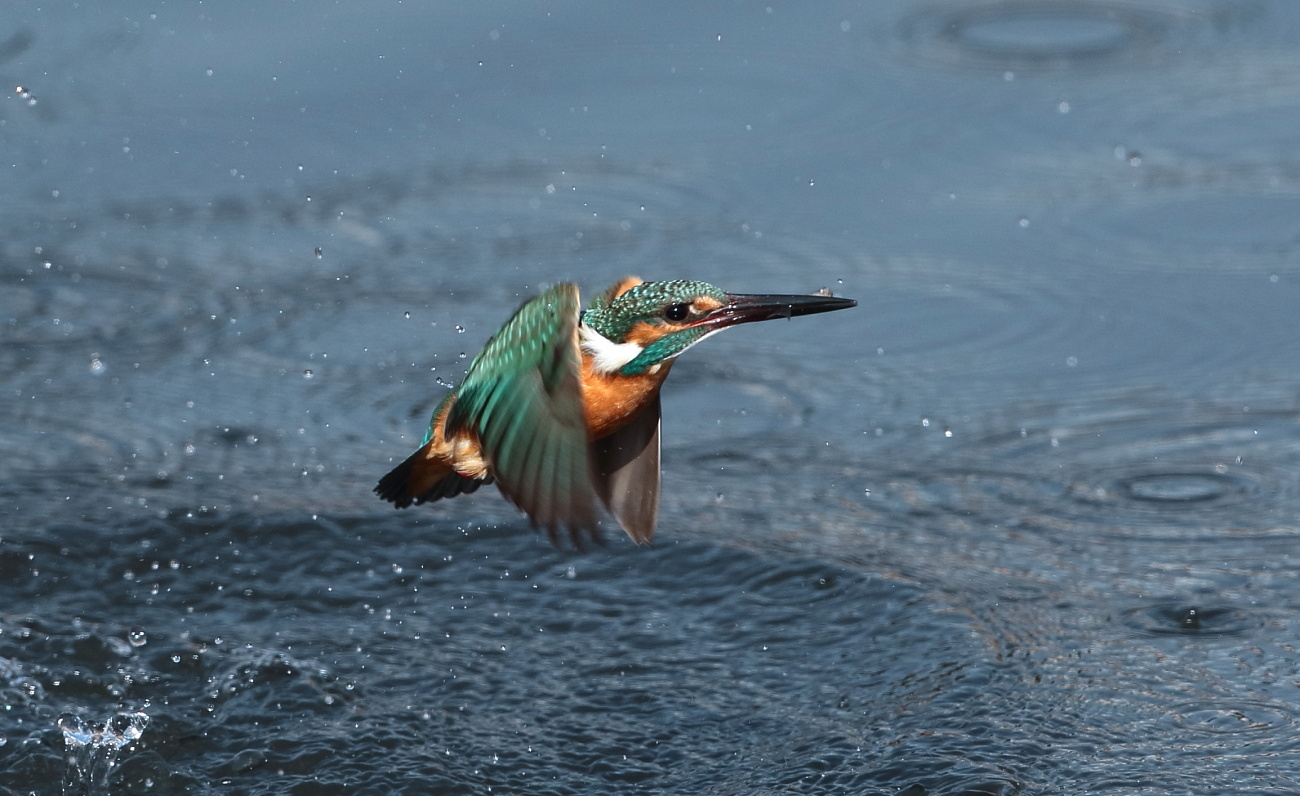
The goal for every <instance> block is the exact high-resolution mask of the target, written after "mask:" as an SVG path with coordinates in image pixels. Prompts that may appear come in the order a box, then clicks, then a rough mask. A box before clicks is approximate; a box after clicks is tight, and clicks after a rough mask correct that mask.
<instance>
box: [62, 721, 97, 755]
mask: <svg viewBox="0 0 1300 796" xmlns="http://www.w3.org/2000/svg"><path fill="white" fill-rule="evenodd" d="M58 726H59V729H60V730H62V731H63V743H64V744H65V745H66V746H67V747H68V748H70V749H80V748H81V747H83V746H86V745H87V744H89V743H90V742H92V741H93V740H95V732H94V730H92V729H91V728H90V727H88V726H87V725H86V721H85V719H83V718H81V717H80V716H78V715H76V714H75V713H64V714H63V715H62V716H59V721H58Z"/></svg>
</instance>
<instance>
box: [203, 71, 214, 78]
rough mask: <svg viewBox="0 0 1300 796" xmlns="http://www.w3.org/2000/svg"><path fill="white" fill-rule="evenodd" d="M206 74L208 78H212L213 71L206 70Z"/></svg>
mask: <svg viewBox="0 0 1300 796" xmlns="http://www.w3.org/2000/svg"><path fill="white" fill-rule="evenodd" d="M204 73H205V74H206V75H207V76H208V77H212V70H211V69H207V70H204Z"/></svg>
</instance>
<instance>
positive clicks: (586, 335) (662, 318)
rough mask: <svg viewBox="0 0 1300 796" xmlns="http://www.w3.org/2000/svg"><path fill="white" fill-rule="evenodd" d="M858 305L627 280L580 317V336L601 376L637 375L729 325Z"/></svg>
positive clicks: (680, 282) (829, 299)
mask: <svg viewBox="0 0 1300 796" xmlns="http://www.w3.org/2000/svg"><path fill="white" fill-rule="evenodd" d="M856 305H857V302H856V301H854V300H852V299H845V298H836V297H834V296H830V295H823V294H816V295H810V296H799V295H791V296H786V295H745V294H731V293H726V292H724V291H722V290H720V289H718V288H716V287H714V286H713V285H710V284H708V283H707V282H696V281H691V280H672V281H662V282H642V281H640V280H639V279H637V278H636V277H628V278H626V279H624V280H623V281H622V282H620V283H618V284H616V285H615V286H614V287H612V288H610V290H609V291H607V292H606V293H605V294H604V295H602V296H598V297H596V299H595V300H593V301H592V303H591V306H590V307H588V308H587V310H586V311H585V312H584V313H583V314H582V326H581V327H580V332H581V338H582V347H583V349H584V350H585V351H586V352H587V353H589V354H591V356H592V358H593V362H594V367H595V369H596V370H597V371H600V372H603V373H618V374H620V375H623V376H635V375H639V374H641V373H645V372H646V371H648V370H651V369H653V368H656V367H657V366H659V365H660V364H661V363H663V362H666V361H668V360H671V359H673V358H675V357H677V356H678V355H679V354H681V353H682V352H683V351H685V350H686V349H688V348H690V347H691V346H693V345H695V344H696V343H698V342H700V341H701V340H703V339H704V338H705V337H708V336H709V335H711V334H713V333H715V332H718V331H721V330H722V329H725V328H727V327H728V326H735V325H737V324H741V323H749V322H752V321H766V320H771V319H774V318H790V317H793V316H795V315H811V314H813V313H817V312H830V311H831V310H840V309H847V308H848V307H853V306H856Z"/></svg>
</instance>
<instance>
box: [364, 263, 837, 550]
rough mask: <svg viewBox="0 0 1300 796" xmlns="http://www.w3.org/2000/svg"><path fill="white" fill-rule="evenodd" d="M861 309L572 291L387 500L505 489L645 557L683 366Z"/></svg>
mask: <svg viewBox="0 0 1300 796" xmlns="http://www.w3.org/2000/svg"><path fill="white" fill-rule="evenodd" d="M854 306H857V302H856V301H854V300H852V299H847V298H841V297H836V296H833V295H832V294H831V293H830V291H828V290H826V289H825V288H823V289H822V290H820V291H818V292H817V293H814V294H810V295H772V294H731V293H726V292H723V291H722V290H720V289H719V288H717V287H714V286H713V285H710V284H708V283H705V282H699V281H693V280H664V281H651V282H645V281H642V280H641V279H640V278H638V277H635V276H627V277H624V278H623V279H621V280H619V281H618V282H616V283H615V284H614V285H613V286H611V287H610V288H609V289H608V290H606V291H605V292H604V293H602V294H598V295H596V296H595V297H594V298H593V299H592V301H591V302H590V304H589V305H588V306H587V307H586V308H585V309H584V308H583V307H582V304H581V301H580V293H579V289H578V286H577V285H576V284H573V283H569V282H563V283H559V284H556V285H554V286H552V287H550V288H548V289H546V290H544V291H542V292H541V293H540V294H539V295H537V296H535V297H533V298H532V299H529V300H528V301H526V302H524V303H523V304H522V305H521V306H520V307H519V309H518V310H516V311H515V314H514V315H513V316H511V318H510V319H509V320H508V321H506V323H505V325H504V326H502V327H501V329H500V330H499V331H497V333H496V334H494V335H493V336H492V337H491V338H490V339H489V340H488V341H487V343H486V344H485V345H484V346H483V350H482V351H481V352H480V353H479V354H478V356H476V357H475V358H474V360H473V361H472V362H471V363H470V366H469V369H468V370H467V371H466V374H465V378H464V380H463V381H462V382H461V383H460V385H459V386H457V387H456V388H454V389H453V390H452V391H451V392H449V393H448V394H447V395H446V396H445V397H444V398H443V399H442V401H441V402H439V404H438V405H437V407H436V408H435V409H434V411H433V416H432V418H431V419H430V421H429V428H428V431H427V432H426V433H425V435H424V440H423V441H422V442H421V443H420V447H419V449H418V450H416V451H415V452H414V453H412V454H411V455H410V456H409V457H407V458H406V459H405V460H404V461H403V462H402V463H401V464H399V465H397V466H396V467H394V468H393V469H392V470H391V471H390V472H389V473H388V474H387V475H385V476H384V477H383V478H381V479H380V481H379V484H378V485H377V486H376V487H375V489H374V491H375V494H377V495H379V497H381V498H383V499H384V500H387V501H389V502H390V503H392V504H393V505H394V506H395V507H397V508H399V509H401V508H406V507H408V506H411V505H413V504H420V503H428V502H432V501H436V500H442V499H445V498H452V497H455V496H457V495H462V494H469V493H472V492H474V491H476V490H477V489H478V488H479V487H481V486H483V485H484V484H490V483H494V482H495V483H496V485H497V487H498V488H499V489H500V491H501V493H502V494H503V495H504V496H505V497H506V498H507V499H508V500H509V501H510V502H511V503H513V504H514V505H515V506H516V507H518V508H519V509H520V510H521V511H523V513H524V514H526V515H527V516H528V517H529V519H530V520H531V521H532V523H533V525H534V526H536V527H540V528H542V529H545V531H546V532H547V534H548V536H549V537H550V539H551V541H552V543H554V544H556V545H561V544H562V539H563V536H562V534H564V533H567V534H568V538H569V540H570V542H571V543H572V544H573V546H574V547H575V548H577V549H578V550H583V549H585V539H586V537H587V536H590V538H591V539H593V540H594V541H596V542H598V543H599V542H600V541H601V536H600V518H601V511H600V509H601V508H602V507H603V508H604V509H605V510H606V511H607V512H608V513H609V514H610V515H612V516H613V518H614V520H615V521H616V522H617V523H618V525H619V527H621V528H622V529H623V531H624V532H626V533H627V535H628V536H629V537H631V539H632V540H633V541H634V542H636V543H637V544H648V543H649V541H650V539H651V537H652V536H653V535H654V532H655V526H656V523H657V519H658V511H659V487H660V467H659V455H660V441H659V427H660V403H659V391H660V388H661V387H662V386H663V383H664V379H665V378H667V376H668V373H669V371H670V370H671V369H672V366H673V362H675V361H676V359H677V357H678V356H680V355H681V354H683V353H685V352H686V351H687V350H689V349H690V348H692V347H693V346H695V345H696V344H697V343H699V342H700V341H702V340H704V339H705V338H707V337H710V336H712V335H713V334H716V333H717V332H719V331H721V330H723V329H726V328H728V327H731V326H737V325H739V324H744V323H751V322H754V321H765V320H772V319H777V318H790V317H793V316H796V315H811V314H814V313H821V312H830V311H833V310H841V309H847V308H849V307H854Z"/></svg>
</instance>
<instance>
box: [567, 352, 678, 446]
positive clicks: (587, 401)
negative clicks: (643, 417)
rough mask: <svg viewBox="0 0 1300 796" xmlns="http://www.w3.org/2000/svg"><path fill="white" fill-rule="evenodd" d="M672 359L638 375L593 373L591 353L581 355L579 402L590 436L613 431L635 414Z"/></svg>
mask: <svg viewBox="0 0 1300 796" xmlns="http://www.w3.org/2000/svg"><path fill="white" fill-rule="evenodd" d="M672 364H673V363H672V362H671V361H668V362H664V363H663V364H661V365H660V366H659V370H658V371H657V372H655V373H649V372H646V373H642V374H641V375H639V376H619V375H618V374H612V373H611V374H605V373H596V372H595V371H594V370H592V368H591V357H590V356H587V355H585V354H584V355H583V357H582V405H583V409H584V410H585V411H586V413H587V432H588V433H589V434H590V435H591V438H592V439H600V438H601V437H603V436H606V435H607V434H613V433H614V432H615V431H618V430H619V429H620V428H622V427H623V426H625V425H627V422H628V421H629V420H631V419H632V418H633V417H635V416H636V413H637V412H640V411H641V410H642V409H644V408H645V407H646V405H647V404H649V403H650V401H651V399H653V398H654V397H655V395H656V394H657V393H658V392H659V387H660V386H661V385H662V384H663V383H664V379H665V378H667V377H668V371H669V370H670V369H671V368H672Z"/></svg>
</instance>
